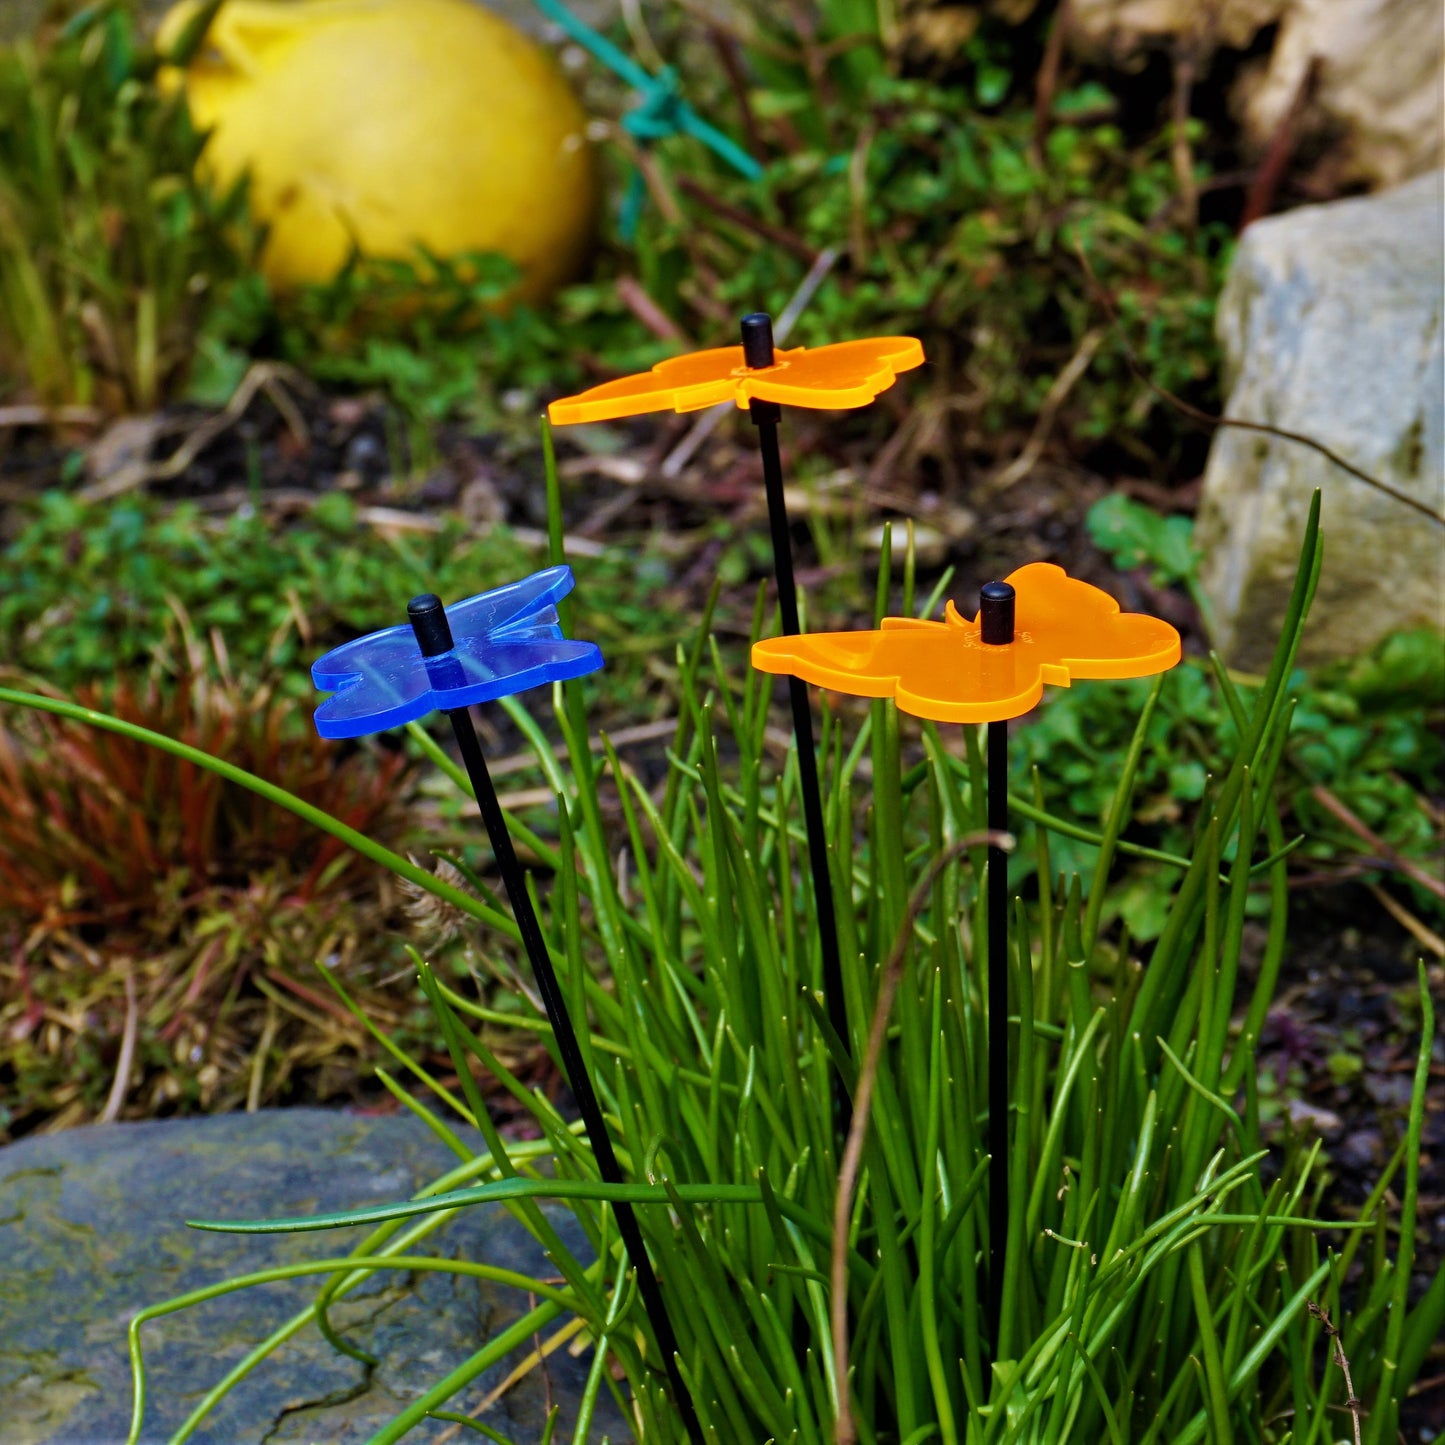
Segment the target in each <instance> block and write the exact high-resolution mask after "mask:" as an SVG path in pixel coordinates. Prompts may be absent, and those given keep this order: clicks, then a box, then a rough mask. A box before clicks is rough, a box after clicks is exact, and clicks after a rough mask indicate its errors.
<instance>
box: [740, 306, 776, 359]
mask: <svg viewBox="0 0 1445 1445" xmlns="http://www.w3.org/2000/svg"><path fill="white" fill-rule="evenodd" d="M742 333H743V362H744V364H745V365H746V366H747V367H748V369H749V370H751V371H758V370H760V369H761V368H762V367H764V366H771V365H772V364H773V360H774V358H773V318H772V317H771V316H769V315H768V313H767V312H766V311H752V312H749V313H748V315H746V316H744V317H743V320H742Z"/></svg>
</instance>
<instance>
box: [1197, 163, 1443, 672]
mask: <svg viewBox="0 0 1445 1445" xmlns="http://www.w3.org/2000/svg"><path fill="white" fill-rule="evenodd" d="M1442 197H1445V176H1442V175H1441V174H1439V173H1436V174H1434V175H1431V176H1424V177H1421V178H1420V179H1419V180H1416V181H1412V182H1410V183H1409V184H1408V185H1405V186H1401V187H1399V188H1398V189H1396V190H1394V191H1390V192H1387V193H1385V194H1382V195H1379V196H1372V197H1367V198H1364V199H1361V200H1350V201H1335V202H1333V203H1331V204H1330V205H1325V206H1308V207H1305V208H1303V209H1301V210H1297V211H1291V212H1289V213H1287V214H1286V215H1283V216H1277V217H1273V218H1271V219H1269V220H1265V221H1260V222H1258V223H1256V224H1255V225H1253V226H1251V227H1250V228H1249V230H1248V231H1246V232H1245V235H1244V238H1243V240H1242V241H1241V243H1240V246H1239V250H1238V252H1237V254H1236V256H1235V259H1234V264H1233V267H1232V268H1231V271H1230V275H1229V279H1228V281H1227V282H1226V284H1225V288H1224V293H1223V295H1222V296H1221V297H1220V302H1219V312H1218V329H1219V335H1220V340H1221V341H1222V343H1223V347H1224V352H1225V366H1226V376H1225V381H1226V388H1227V390H1228V392H1229V402H1228V405H1227V407H1226V415H1228V416H1231V417H1239V418H1241V419H1245V420H1249V421H1262V422H1269V423H1271V424H1273V425H1275V426H1279V427H1284V428H1287V429H1288V430H1291V431H1296V432H1301V433H1304V434H1305V435H1307V436H1310V437H1313V438H1314V439H1316V440H1317V441H1320V442H1322V443H1323V444H1324V445H1325V446H1328V447H1330V448H1331V449H1332V450H1334V451H1336V452H1338V453H1339V454H1340V455H1341V456H1343V457H1345V458H1347V459H1348V460H1349V461H1351V462H1352V463H1354V465H1356V466H1358V467H1360V468H1362V469H1363V470H1365V471H1367V472H1369V473H1371V474H1372V475H1374V476H1377V477H1379V478H1381V479H1382V480H1384V481H1386V482H1389V483H1390V484H1391V485H1393V486H1395V487H1397V488H1399V489H1400V490H1402V491H1404V492H1407V493H1408V494H1409V495H1410V496H1412V497H1414V498H1416V499H1417V500H1419V501H1420V502H1423V503H1424V504H1425V505H1426V506H1428V507H1430V508H1432V509H1433V510H1434V511H1436V512H1439V511H1442V510H1445V444H1442V435H1445V353H1442V333H1441V275H1442V266H1445V257H1442V244H1445V242H1442V237H1445V199H1442ZM1316 487H1318V488H1320V489H1321V490H1322V492H1323V513H1322V515H1323V526H1324V530H1325V556H1324V565H1323V571H1322V574H1321V578H1320V587H1319V592H1318V594H1317V596H1316V599H1315V605H1314V611H1313V613H1312V614H1311V620H1310V624H1309V627H1308V629H1307V630H1306V633H1305V638H1304V645H1303V650H1302V659H1303V660H1305V661H1320V660H1323V659H1327V658H1332V657H1343V656H1348V655H1351V654H1354V653H1357V652H1360V651H1362V650H1364V649H1367V648H1369V647H1370V646H1372V645H1373V644H1374V643H1375V642H1377V641H1378V640H1379V639H1380V638H1381V637H1383V636H1384V635H1385V634H1387V633H1389V632H1392V631H1394V630H1396V629H1400V628H1417V627H1432V628H1437V629H1441V630H1442V631H1445V529H1442V528H1441V527H1440V526H1439V525H1438V524H1436V523H1434V522H1432V521H1431V520H1430V519H1429V518H1427V517H1425V516H1422V515H1421V514H1420V513H1419V512H1417V511H1415V510H1413V509H1411V508H1409V507H1407V506H1405V505H1403V504H1402V503H1400V502H1399V501H1397V500H1395V499H1394V498H1391V497H1389V496H1386V495H1384V494H1383V493H1381V492H1379V491H1378V490H1376V489H1375V488H1372V487H1370V486H1368V485H1367V484H1365V483H1363V482H1361V481H1358V480H1356V479H1355V478H1354V477H1352V476H1350V475H1349V474H1348V473H1346V472H1344V471H1342V470H1340V468H1338V467H1336V466H1335V465H1333V463H1331V462H1330V461H1329V460H1328V459H1326V458H1325V457H1323V456H1321V455H1320V454H1319V453H1318V452H1316V451H1313V450H1312V449H1310V448H1307V447H1303V446H1300V445H1298V444H1296V443H1293V442H1287V441H1283V440H1280V439H1277V438H1271V437H1268V436H1264V435H1262V434H1260V433H1257V432H1247V431H1242V430H1239V429H1237V428H1228V427H1226V428H1221V429H1220V430H1219V431H1218V432H1217V433H1216V434H1215V439H1214V445H1213V448H1212V449H1211V451H1210V456H1209V466H1208V469H1207V471H1206V472H1205V477H1204V494H1203V499H1202V502H1201V506H1200V513H1199V524H1198V528H1197V530H1196V534H1195V539H1196V542H1197V544H1198V545H1199V547H1200V548H1201V550H1202V551H1203V553H1204V561H1203V565H1202V567H1201V581H1202V583H1203V586H1204V591H1205V595H1206V597H1207V598H1208V600H1209V602H1210V604H1211V607H1212V609H1213V614H1214V615H1213V618H1212V625H1213V629H1214V634H1215V640H1216V642H1217V643H1218V645H1219V647H1220V650H1221V651H1222V652H1223V654H1224V656H1225V657H1226V659H1227V660H1228V661H1229V662H1230V663H1231V664H1233V665H1234V666H1237V667H1241V668H1245V669H1251V668H1258V667H1259V666H1261V665H1262V664H1263V663H1264V662H1266V661H1267V660H1268V657H1269V655H1270V652H1271V650H1272V648H1273V645H1274V639H1275V634H1276V632H1277V629H1278V624H1279V619H1280V617H1281V615H1282V613H1283V609H1284V604H1285V601H1286V599H1287V598H1288V596H1289V590H1290V587H1291V585H1292V582H1293V578H1294V569H1295V564H1296V560H1297V558H1298V552H1299V542H1300V537H1301V534H1302V532H1303V528H1304V522H1305V515H1306V512H1307V510H1308V508H1309V502H1310V495H1311V493H1312V492H1313V491H1314V489H1315V488H1316Z"/></svg>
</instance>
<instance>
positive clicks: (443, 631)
mask: <svg viewBox="0 0 1445 1445" xmlns="http://www.w3.org/2000/svg"><path fill="white" fill-rule="evenodd" d="M406 616H407V620H408V621H409V622H410V623H411V630H412V631H413V632H414V633H416V640H417V643H418V645H419V646H420V647H421V655H422V656H423V657H440V656H441V654H442V653H444V652H450V651H451V650H452V647H453V646H454V644H453V642H452V629H451V624H450V623H448V622H447V610H446V607H445V606H444V605H443V603H442V600H441V598H440V597H438V596H437V595H436V593H435V592H423V593H422V594H421V596H420V597H413V598H412V599H411V601H410V602H408V603H407V604H406Z"/></svg>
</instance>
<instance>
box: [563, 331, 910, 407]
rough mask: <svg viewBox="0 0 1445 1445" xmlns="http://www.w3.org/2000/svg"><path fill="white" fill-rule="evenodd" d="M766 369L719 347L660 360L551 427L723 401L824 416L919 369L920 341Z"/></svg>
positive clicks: (871, 344) (824, 349)
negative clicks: (761, 403)
mask: <svg viewBox="0 0 1445 1445" xmlns="http://www.w3.org/2000/svg"><path fill="white" fill-rule="evenodd" d="M775 358H776V359H775V360H774V362H773V364H772V365H771V366H760V367H758V368H757V370H755V371H754V370H750V369H749V368H748V367H747V366H746V365H744V363H743V349H742V347H741V346H719V347H716V348H714V349H713V350H711V351H694V352H692V353H691V354H690V355H688V356H674V357H672V358H671V359H669V360H667V361H659V362H658V363H657V365H656V366H654V367H653V368H652V370H651V371H645V372H640V373H638V374H637V375H636V376H624V377H621V378H620V379H619V380H617V381H608V382H604V383H603V384H602V385H601V386H594V387H592V388H591V390H589V391H584V392H580V393H579V394H578V395H576V396H567V397H563V398H562V400H560V401H554V402H553V403H552V405H551V406H549V407H548V408H547V415H548V417H549V418H550V419H551V421H552V424H553V425H554V426H570V425H571V424H573V423H575V422H583V421H614V420H616V418H618V417H622V416H637V415H639V414H640V413H642V412H647V411H666V410H667V409H668V408H669V407H671V408H672V409H673V410H674V411H699V410H701V409H702V408H703V407H707V406H716V405H717V403H718V402H720V401H733V402H736V403H737V405H738V406H740V407H746V406H747V405H748V403H749V402H750V401H754V400H756V401H775V402H779V403H780V404H782V405H783V406H808V407H813V408H815V409H817V410H821V411H834V410H844V409H846V408H849V407H855V406H867V405H868V403H869V402H870V401H872V400H873V398H874V397H876V396H877V395H878V394H879V393H880V392H883V391H887V390H888V388H889V387H890V386H892V385H893V383H894V381H895V380H896V379H897V376H898V373H899V372H901V371H908V370H910V369H911V368H913V367H915V366H921V365H922V364H923V346H922V343H920V342H918V341H915V340H914V339H913V337H911V336H879V337H873V338H871V339H867V340H862V341H839V342H835V343H834V344H833V345H831V346H819V347H816V348H814V349H813V350H811V351H810V350H808V348H807V347H806V346H798V347H794V348H793V350H791V351H778V352H776V353H775Z"/></svg>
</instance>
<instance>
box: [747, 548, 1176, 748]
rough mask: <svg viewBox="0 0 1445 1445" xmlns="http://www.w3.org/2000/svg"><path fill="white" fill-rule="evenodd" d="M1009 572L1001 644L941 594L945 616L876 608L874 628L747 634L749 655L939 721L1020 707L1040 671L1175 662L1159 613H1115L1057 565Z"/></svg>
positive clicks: (1063, 674)
mask: <svg viewBox="0 0 1445 1445" xmlns="http://www.w3.org/2000/svg"><path fill="white" fill-rule="evenodd" d="M1007 580H1008V581H1009V583H1010V584H1011V585H1012V586H1013V588H1014V591H1015V593H1016V598H1015V604H1014V607H1015V613H1014V640H1013V641H1012V642H1011V643H1008V644H1007V645H1005V646H1001V647H993V646H986V645H985V644H984V643H983V642H981V641H980V640H979V627H978V621H977V619H975V620H973V621H971V622H970V621H968V620H966V619H965V618H964V617H962V616H961V615H960V614H959V612H958V609H957V608H955V607H954V605H953V603H952V602H950V603H949V604H948V606H947V608H946V609H945V611H944V620H943V621H942V622H919V621H917V620H916V619H914V618H907V617H885V618H884V619H883V626H882V628H881V629H880V630H879V631H877V632H815V633H810V634H807V635H805V636H802V637H773V638H769V639H767V640H766V641H764V642H759V643H756V644H755V645H754V647H753V654H752V657H753V666H754V667H756V668H758V669H759V670H760V671H762V672H784V673H791V674H792V675H793V676H795V677H800V678H802V679H803V680H804V681H805V682H811V683H816V684H817V685H818V686H819V687H825V688H830V689H832V690H833V691H834V692H844V693H849V694H851V695H852V696H854V697H891V698H893V699H895V701H896V702H897V703H898V706H899V707H900V708H901V709H902V710H903V711H904V712H909V713H913V714H915V715H916V716H918V717H926V718H932V719H934V720H935V721H936V722H962V723H980V722H1001V721H1003V720H1004V719H1006V718H1011V717H1018V716H1020V715H1021V714H1023V713H1026V712H1028V711H1029V709H1030V708H1032V707H1033V706H1034V705H1035V704H1036V703H1037V702H1038V700H1039V698H1040V697H1041V696H1042V695H1043V690H1044V684H1045V683H1046V682H1047V683H1051V684H1053V685H1054V686H1055V687H1068V686H1069V684H1070V683H1071V682H1072V681H1073V679H1074V678H1103V677H1147V676H1149V675H1150V674H1152V673H1156V672H1164V671H1165V670H1166V669H1168V668H1171V667H1173V666H1174V664H1175V663H1176V662H1178V661H1179V656H1180V649H1179V634H1178V633H1177V632H1176V631H1175V630H1174V629H1173V628H1172V627H1171V626H1170V625H1169V624H1168V623H1167V622H1162V621H1160V620H1159V619H1158V618H1157V617H1147V616H1145V615H1144V614H1142V613H1139V612H1120V610H1119V604H1118V603H1117V602H1115V601H1114V599H1113V598H1112V597H1110V596H1109V594H1108V593H1107V592H1103V591H1100V589H1099V588H1097V587H1093V586H1090V584H1089V583H1087V582H1080V581H1079V580H1078V579H1076V578H1073V577H1070V576H1069V575H1068V574H1067V573H1066V572H1065V571H1064V569H1063V568H1062V567H1055V566H1054V565H1053V564H1052V563H1051V562H1032V563H1030V564H1029V565H1028V566H1027V567H1020V568H1019V569H1018V571H1016V572H1014V573H1013V574H1012V575H1011V576H1010V577H1009V578H1008V579H1007Z"/></svg>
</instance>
